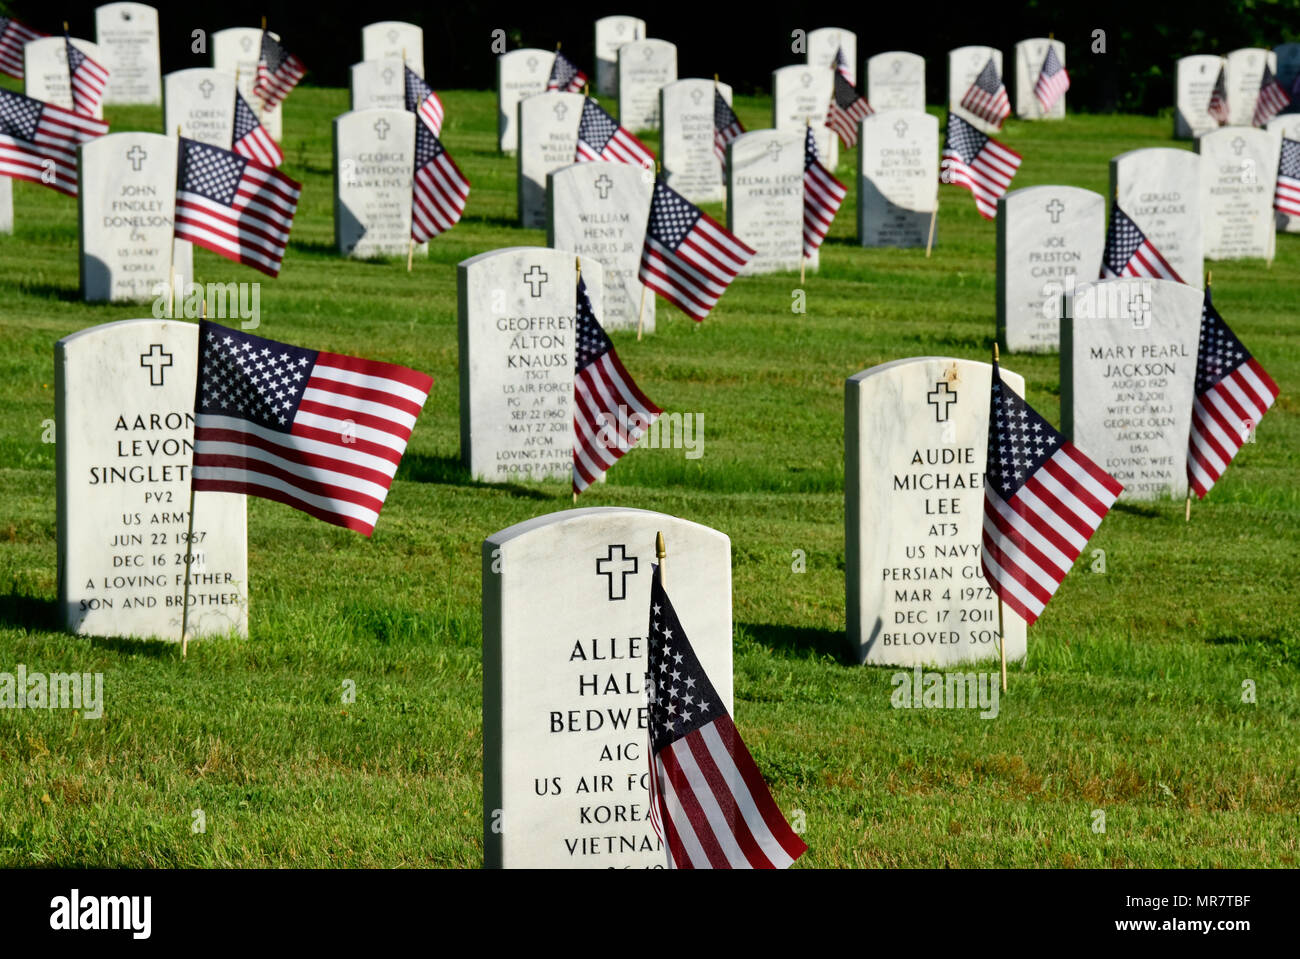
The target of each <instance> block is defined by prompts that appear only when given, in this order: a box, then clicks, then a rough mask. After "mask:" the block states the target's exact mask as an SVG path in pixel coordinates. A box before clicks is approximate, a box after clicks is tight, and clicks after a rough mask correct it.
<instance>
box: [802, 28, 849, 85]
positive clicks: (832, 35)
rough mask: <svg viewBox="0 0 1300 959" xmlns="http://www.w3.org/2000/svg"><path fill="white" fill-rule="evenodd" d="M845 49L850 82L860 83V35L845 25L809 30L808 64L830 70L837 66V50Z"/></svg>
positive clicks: (815, 67) (819, 68)
mask: <svg viewBox="0 0 1300 959" xmlns="http://www.w3.org/2000/svg"><path fill="white" fill-rule="evenodd" d="M840 49H843V51H844V59H845V60H846V61H847V66H848V71H849V82H850V83H852V84H853V85H854V86H857V85H858V35H857V34H856V33H854V32H853V31H852V30H845V29H844V28H843V27H819V28H818V29H816V30H809V31H808V66H810V67H813V68H814V69H818V70H821V69H826V70H830V69H832V68H833V67H834V66H835V52H836V51H837V50H840Z"/></svg>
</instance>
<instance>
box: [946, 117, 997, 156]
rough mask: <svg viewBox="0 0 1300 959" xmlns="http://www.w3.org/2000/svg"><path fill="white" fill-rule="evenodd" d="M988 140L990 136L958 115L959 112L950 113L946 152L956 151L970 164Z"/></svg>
mask: <svg viewBox="0 0 1300 959" xmlns="http://www.w3.org/2000/svg"><path fill="white" fill-rule="evenodd" d="M988 142H989V138H988V137H986V136H985V135H984V134H982V133H980V132H979V130H976V129H975V128H974V127H973V126H971V125H970V124H969V123H967V122H966V121H965V120H963V119H962V118H961V117H959V116H957V114H955V113H949V114H948V137H947V143H946V144H945V147H946V150H945V152H951V153H956V154H957V155H958V156H959V157H961V162H962V163H966V164H969V163H971V161H973V160H974V159H975V157H976V156H978V155H979V152H980V150H983V149H984V144H986V143H988Z"/></svg>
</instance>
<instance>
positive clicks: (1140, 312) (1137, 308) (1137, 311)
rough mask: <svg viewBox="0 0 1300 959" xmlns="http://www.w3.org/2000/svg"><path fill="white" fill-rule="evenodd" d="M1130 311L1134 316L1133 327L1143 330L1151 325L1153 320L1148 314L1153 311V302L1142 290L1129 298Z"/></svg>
mask: <svg viewBox="0 0 1300 959" xmlns="http://www.w3.org/2000/svg"><path fill="white" fill-rule="evenodd" d="M1128 311H1129V315H1130V316H1132V317H1133V329H1135V330H1142V329H1146V327H1147V326H1149V325H1150V323H1151V321H1150V319H1149V317H1148V314H1149V313H1150V312H1151V304H1150V303H1148V302H1147V300H1146V297H1145V296H1143V295H1142V291H1141V290H1139V291H1138V292H1137V293H1134V294H1133V295H1132V296H1131V297H1130V298H1129V301H1128Z"/></svg>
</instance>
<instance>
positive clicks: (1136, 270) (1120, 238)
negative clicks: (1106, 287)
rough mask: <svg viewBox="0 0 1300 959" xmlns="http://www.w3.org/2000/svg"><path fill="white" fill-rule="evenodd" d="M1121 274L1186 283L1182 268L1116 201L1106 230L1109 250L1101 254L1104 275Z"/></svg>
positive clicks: (1108, 276) (1106, 277) (1105, 278)
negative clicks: (1164, 254)
mask: <svg viewBox="0 0 1300 959" xmlns="http://www.w3.org/2000/svg"><path fill="white" fill-rule="evenodd" d="M1117 276H1145V277H1150V278H1151V279H1153V280H1173V281H1174V282H1175V283H1182V282H1183V278H1182V277H1181V276H1179V275H1178V271H1177V270H1175V269H1174V268H1173V267H1172V266H1170V265H1169V261H1168V260H1166V259H1165V258H1164V256H1162V255H1161V253H1160V251H1159V250H1157V249H1156V248H1155V245H1154V244H1152V242H1151V241H1150V240H1148V239H1147V237H1146V234H1145V233H1143V232H1142V230H1141V229H1140V228H1139V227H1138V225H1137V224H1136V223H1134V222H1133V220H1132V218H1131V217H1130V216H1129V215H1128V214H1127V213H1125V212H1124V211H1123V210H1121V209H1120V208H1119V203H1118V202H1116V203H1115V205H1114V206H1112V207H1111V211H1110V226H1109V227H1108V228H1107V229H1106V252H1105V253H1103V254H1102V257H1101V278H1102V279H1103V280H1108V279H1111V278H1113V277H1117Z"/></svg>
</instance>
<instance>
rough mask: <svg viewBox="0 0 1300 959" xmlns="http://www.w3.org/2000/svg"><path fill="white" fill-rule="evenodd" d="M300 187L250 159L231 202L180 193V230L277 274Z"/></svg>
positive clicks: (186, 236)
mask: <svg viewBox="0 0 1300 959" xmlns="http://www.w3.org/2000/svg"><path fill="white" fill-rule="evenodd" d="M301 192H302V184H300V183H298V182H296V181H294V180H290V179H289V178H288V177H287V176H285V175H284V174H282V173H280V172H279V171H277V170H272V169H269V168H267V167H264V166H262V165H260V164H258V163H255V162H253V161H251V160H250V161H248V163H247V165H246V166H245V167H244V173H243V176H242V177H241V179H240V182H239V186H238V188H237V191H236V194H235V203H234V205H233V206H226V205H225V204H223V203H218V202H216V201H214V200H209V199H208V198H207V197H204V196H200V195H199V194H197V193H191V192H189V191H187V190H178V191H177V192H176V235H177V236H178V237H180V238H181V239H182V240H189V241H191V242H193V243H197V244H198V245H199V246H202V247H204V248H206V249H209V250H211V251H212V252H214V253H219V254H221V255H222V256H224V257H226V258H227V259H231V260H234V261H235V262H236V263H243V264H244V265H245V266H251V267H253V268H254V269H257V270H261V271H262V272H263V273H266V274H267V275H269V276H278V275H279V273H280V264H281V263H282V262H283V260H284V251H285V248H286V247H287V246H288V245H289V230H290V228H291V227H292V226H293V217H294V214H295V213H296V212H297V210H298V196H299V194H300V193H301Z"/></svg>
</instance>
